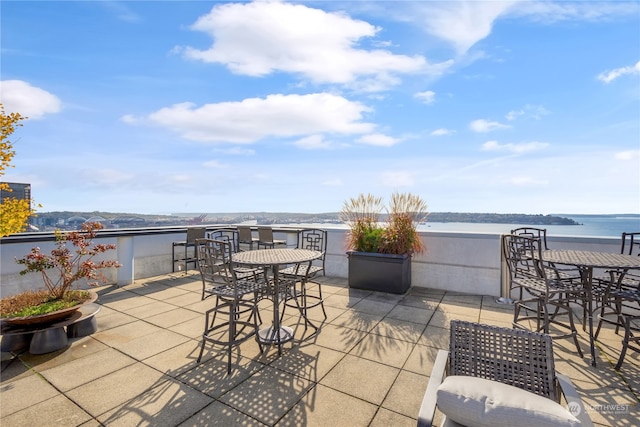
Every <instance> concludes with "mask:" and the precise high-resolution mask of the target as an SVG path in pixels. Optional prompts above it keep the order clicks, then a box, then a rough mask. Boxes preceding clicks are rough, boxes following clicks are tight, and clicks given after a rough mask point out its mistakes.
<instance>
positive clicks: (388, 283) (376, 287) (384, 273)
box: [347, 251, 411, 294]
mask: <svg viewBox="0 0 640 427" xmlns="http://www.w3.org/2000/svg"><path fill="white" fill-rule="evenodd" d="M347 257H348V259H349V287H350V288H355V289H367V290H371V291H378V292H390V293H393V294H404V293H405V292H407V291H408V290H409V287H410V286H411V255H391V254H378V253H373V252H355V251H349V252H347Z"/></svg>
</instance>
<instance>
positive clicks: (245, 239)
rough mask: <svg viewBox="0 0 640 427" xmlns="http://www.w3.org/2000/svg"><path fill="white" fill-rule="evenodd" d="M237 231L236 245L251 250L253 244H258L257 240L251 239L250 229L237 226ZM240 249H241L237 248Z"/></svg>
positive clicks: (245, 226) (255, 238)
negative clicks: (245, 246)
mask: <svg viewBox="0 0 640 427" xmlns="http://www.w3.org/2000/svg"><path fill="white" fill-rule="evenodd" d="M237 229H238V243H239V245H240V244H243V245H249V250H252V249H253V244H254V243H256V244H257V243H258V238H257V237H253V232H252V231H251V227H249V226H247V225H239V226H238V227H237ZM239 249H241V248H239Z"/></svg>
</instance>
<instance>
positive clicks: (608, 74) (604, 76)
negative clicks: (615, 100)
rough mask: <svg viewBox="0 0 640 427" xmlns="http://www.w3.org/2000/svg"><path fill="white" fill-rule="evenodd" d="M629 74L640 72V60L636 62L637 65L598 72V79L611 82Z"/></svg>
mask: <svg viewBox="0 0 640 427" xmlns="http://www.w3.org/2000/svg"><path fill="white" fill-rule="evenodd" d="M627 74H640V61H638V62H636V64H635V65H629V66H627V67H620V68H616V69H614V70H611V71H605V72H602V73H600V74H598V80H600V81H602V82H605V83H611V82H612V81H614V80H615V79H617V78H618V77H622V76H624V75H627Z"/></svg>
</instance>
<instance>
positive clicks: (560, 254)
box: [542, 249, 640, 268]
mask: <svg viewBox="0 0 640 427" xmlns="http://www.w3.org/2000/svg"><path fill="white" fill-rule="evenodd" d="M542 258H543V259H544V260H545V261H548V262H552V263H556V264H564V265H575V266H578V267H588V268H640V256H633V255H623V254H615V253H609V252H594V251H576V250H565V249H561V250H558V249H553V250H548V251H543V252H542Z"/></svg>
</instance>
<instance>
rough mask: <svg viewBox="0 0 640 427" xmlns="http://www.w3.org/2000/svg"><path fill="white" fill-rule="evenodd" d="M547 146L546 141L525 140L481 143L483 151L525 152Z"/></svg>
mask: <svg viewBox="0 0 640 427" xmlns="http://www.w3.org/2000/svg"><path fill="white" fill-rule="evenodd" d="M548 146H549V144H548V143H546V142H537V141H533V142H525V143H521V144H511V143H509V144H500V143H499V142H498V141H487V142H485V143H484V144H482V150H483V151H508V152H511V153H517V154H521V153H526V152H530V151H537V150H542V149H544V148H547V147H548Z"/></svg>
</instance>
